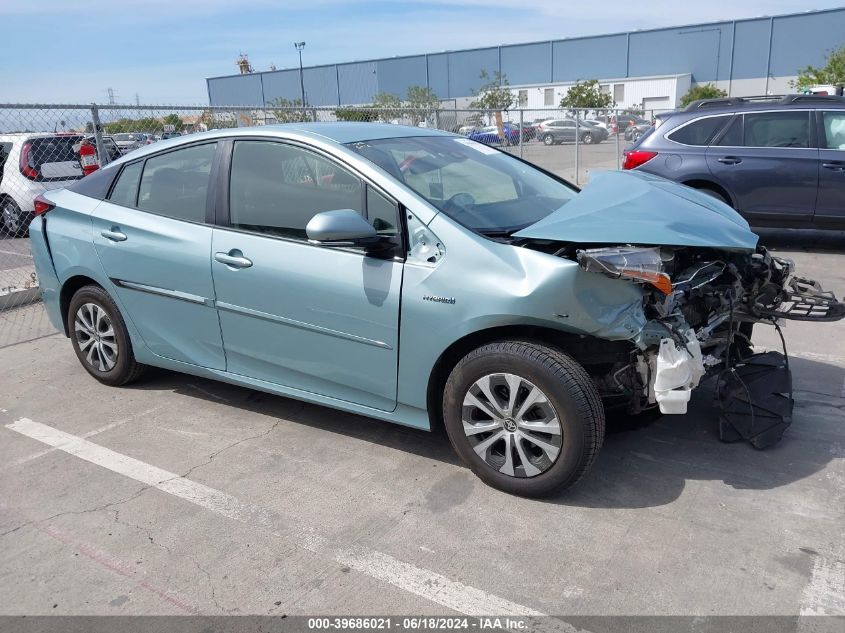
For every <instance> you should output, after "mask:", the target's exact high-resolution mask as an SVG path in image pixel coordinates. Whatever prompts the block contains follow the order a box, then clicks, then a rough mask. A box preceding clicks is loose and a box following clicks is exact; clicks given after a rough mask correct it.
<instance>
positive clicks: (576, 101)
mask: <svg viewBox="0 0 845 633" xmlns="http://www.w3.org/2000/svg"><path fill="white" fill-rule="evenodd" d="M614 105H615V104H614V102H613V97H612V96H610V93H607V92H602V91H601V86H600V85H599V82H598V79H589V80H587V81H584V82H582V81H580V80H579V81H576V82H575V85H574V86H572V87H570V88H569V90H568V91H567V92H566V94H565V95H564V96H563V99H561V100H560V107H561V108H571V109H573V110H574V109H579V108H592V109H602V110H603V109H607V108H612V107H613V106H614Z"/></svg>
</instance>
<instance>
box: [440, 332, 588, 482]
mask: <svg viewBox="0 0 845 633" xmlns="http://www.w3.org/2000/svg"><path fill="white" fill-rule="evenodd" d="M443 418H444V421H445V426H446V432H447V433H448V435H449V439H450V441H451V443H452V446H453V447H454V448H455V451H456V452H457V453H458V455H459V456H460V457H461V459H463V461H464V462H465V463H466V464H467V465H468V466H469V467H470V469H471V470H472V471H473V472H474V473H475V474H476V475H478V477H480V478H481V479H482V480H483V481H484V482H485V483H487V484H489V485H491V486H493V487H495V488H498V489H500V490H504V491H505V492H509V493H513V494H519V495H524V496H529V497H536V496H543V495H546V494H549V493H551V492H554V491H556V490H560V489H563V488H567V487H569V486H571V485H573V484H574V483H575V482H577V481H578V480H579V479H580V478H581V477H582V476H583V475H584V473H586V472H587V470H588V469H589V467H590V466H591V465H592V463H593V461H594V460H595V458H596V455H597V454H598V450H599V448H600V446H601V443H602V440H603V438H604V409H603V407H602V404H601V400H600V398H599V394H598V392H597V391H596V388H595V385H594V384H593V382H592V380H591V379H590V377H589V376H588V375H587V372H586V371H585V370H584V368H583V367H581V366H580V365H579V364H578V363H576V362H575V361H574V360H573V359H572V358H570V357H569V356H567V355H566V354H564V353H563V352H560V351H559V350H556V349H553V348H550V347H546V346H544V345H540V344H537V343H531V342H526V341H499V342H497V343H491V344H489V345H485V346H483V347H480V348H478V349H476V350H474V351H472V352H470V353H469V354H467V355H466V356H465V357H464V358H463V359H462V360H461V361H460V362H459V363H458V364H457V365H456V366H455V368H454V369H453V370H452V373H451V374H450V376H449V379H448V381H447V383H446V388H445V390H444V397H443Z"/></svg>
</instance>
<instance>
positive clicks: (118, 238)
mask: <svg viewBox="0 0 845 633" xmlns="http://www.w3.org/2000/svg"><path fill="white" fill-rule="evenodd" d="M100 235H102V236H103V237H104V238H106V239H107V240H111V241H112V242H125V241H126V239H127V238H126V233H124V232H122V231H121V230H120V229H119V228H117V227H116V226H113V227H111V229H109V230H107V231H101V232H100Z"/></svg>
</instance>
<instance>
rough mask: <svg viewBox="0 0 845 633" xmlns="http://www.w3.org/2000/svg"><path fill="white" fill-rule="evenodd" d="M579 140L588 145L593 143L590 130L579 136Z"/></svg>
mask: <svg viewBox="0 0 845 633" xmlns="http://www.w3.org/2000/svg"><path fill="white" fill-rule="evenodd" d="M581 142H582V143H586V144H588V145H589V144H592V143H593V135H592V134H591V133H590V132H587V133H586V134H584V136H582V137H581Z"/></svg>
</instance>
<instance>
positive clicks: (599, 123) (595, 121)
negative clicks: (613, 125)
mask: <svg viewBox="0 0 845 633" xmlns="http://www.w3.org/2000/svg"><path fill="white" fill-rule="evenodd" d="M584 122H585V123H589V124H590V125H593V126H595V127H599V128H601V129H603V130H604V131H605V132H607V135H608V136H610V127H609V126H608V125H607V122H606V121H604V120H602V119H598V118H596V119H585V120H584Z"/></svg>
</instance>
